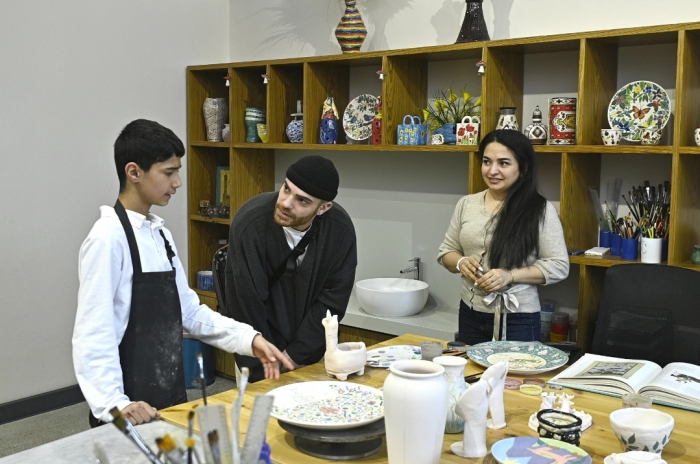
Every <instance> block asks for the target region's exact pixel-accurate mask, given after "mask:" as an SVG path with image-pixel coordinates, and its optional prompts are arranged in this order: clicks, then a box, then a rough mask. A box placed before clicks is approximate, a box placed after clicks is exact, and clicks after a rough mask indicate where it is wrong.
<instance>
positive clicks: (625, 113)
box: [608, 81, 671, 142]
mask: <svg viewBox="0 0 700 464" xmlns="http://www.w3.org/2000/svg"><path fill="white" fill-rule="evenodd" d="M670 116H671V101H670V100H669V98H668V94H667V93H666V91H665V90H664V89H663V88H662V87H661V86H660V85H659V84H655V83H653V82H649V81H634V82H630V83H629V84H627V85H625V86H624V87H622V88H621V89H620V90H618V91H617V93H615V95H614V96H613V97H612V100H610V105H609V106H608V122H609V123H610V127H611V128H613V129H622V130H623V133H622V138H623V139H625V140H628V141H630V142H639V141H640V140H641V137H642V130H643V129H646V128H650V129H663V128H664V127H665V126H666V123H667V122H668V118H669V117H670Z"/></svg>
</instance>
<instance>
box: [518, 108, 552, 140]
mask: <svg viewBox="0 0 700 464" xmlns="http://www.w3.org/2000/svg"><path fill="white" fill-rule="evenodd" d="M523 133H524V134H525V135H526V136H527V138H528V139H529V140H530V143H531V144H533V145H545V144H546V143H547V126H545V125H544V124H542V111H540V107H539V105H538V106H536V107H535V111H533V112H532V124H528V125H527V127H525V130H524V131H523Z"/></svg>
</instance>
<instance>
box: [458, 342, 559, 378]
mask: <svg viewBox="0 0 700 464" xmlns="http://www.w3.org/2000/svg"><path fill="white" fill-rule="evenodd" d="M467 356H469V359H471V360H472V361H474V362H475V363H477V364H479V365H481V366H484V367H489V366H491V365H493V364H496V363H497V362H499V361H507V362H508V373H509V374H523V375H529V374H541V373H542V372H547V371H551V370H554V369H557V368H559V367H561V366H563V365H564V364H566V362H567V361H568V360H569V356H568V355H567V354H566V353H565V352H563V351H562V350H559V349H557V348H554V347H551V346H548V345H543V344H541V343H538V342H516V341H504V342H486V343H479V344H478V345H474V346H473V347H472V348H468V349H467Z"/></svg>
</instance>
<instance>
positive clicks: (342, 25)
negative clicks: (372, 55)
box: [335, 0, 367, 53]
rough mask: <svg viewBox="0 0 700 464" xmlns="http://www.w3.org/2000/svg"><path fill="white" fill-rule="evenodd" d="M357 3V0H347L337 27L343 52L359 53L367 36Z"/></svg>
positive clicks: (337, 37) (336, 34)
mask: <svg viewBox="0 0 700 464" xmlns="http://www.w3.org/2000/svg"><path fill="white" fill-rule="evenodd" d="M356 3H357V2H356V1H355V0H345V13H344V14H343V17H342V18H340V22H339V23H338V27H337V28H336V29H335V37H336V39H338V44H340V49H341V50H342V51H343V53H358V52H359V51H360V47H361V46H362V42H364V41H365V38H366V37H367V28H366V27H365V23H364V22H363V21H362V17H361V16H360V12H359V11H358V10H357V7H356V6H355V5H356Z"/></svg>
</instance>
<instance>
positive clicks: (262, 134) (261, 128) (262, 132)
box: [255, 124, 268, 143]
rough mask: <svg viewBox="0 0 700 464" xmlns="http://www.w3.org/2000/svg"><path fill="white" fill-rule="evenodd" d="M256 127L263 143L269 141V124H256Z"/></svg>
mask: <svg viewBox="0 0 700 464" xmlns="http://www.w3.org/2000/svg"><path fill="white" fill-rule="evenodd" d="M255 128H256V129H257V130H258V137H260V140H262V142H263V143H267V140H268V139H267V124H256V125H255Z"/></svg>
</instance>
